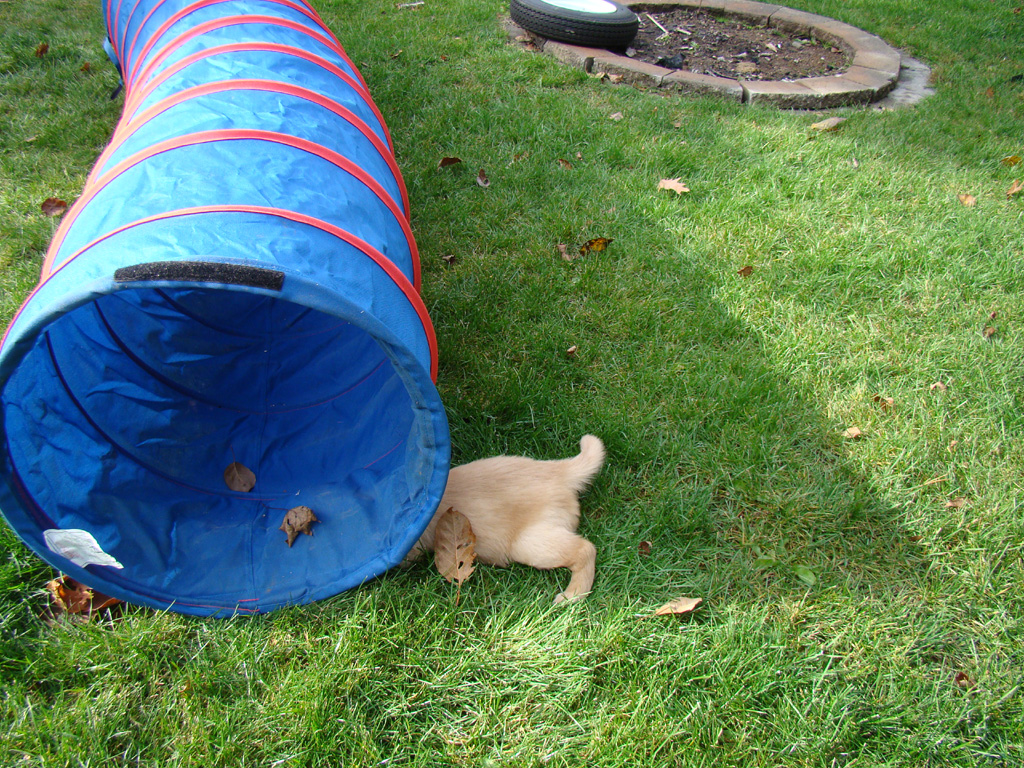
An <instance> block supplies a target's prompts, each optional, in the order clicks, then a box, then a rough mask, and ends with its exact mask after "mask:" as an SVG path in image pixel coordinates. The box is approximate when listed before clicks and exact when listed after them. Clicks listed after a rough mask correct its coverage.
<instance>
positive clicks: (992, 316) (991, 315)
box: [988, 309, 999, 320]
mask: <svg viewBox="0 0 1024 768" xmlns="http://www.w3.org/2000/svg"><path fill="white" fill-rule="evenodd" d="M997 317H999V310H996V309H993V310H992V311H991V312H989V313H988V319H989V320H995V319H996V318H997Z"/></svg>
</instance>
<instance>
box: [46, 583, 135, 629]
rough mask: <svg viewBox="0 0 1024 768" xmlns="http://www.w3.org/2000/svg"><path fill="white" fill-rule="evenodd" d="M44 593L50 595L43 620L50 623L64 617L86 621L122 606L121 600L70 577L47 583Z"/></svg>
mask: <svg viewBox="0 0 1024 768" xmlns="http://www.w3.org/2000/svg"><path fill="white" fill-rule="evenodd" d="M46 591H47V592H49V593H50V604H49V606H48V608H47V611H46V612H45V613H44V614H43V618H44V619H46V620H47V621H50V622H52V621H56V620H58V619H60V618H61V617H62V616H65V615H71V616H73V617H75V618H77V619H80V620H85V621H88V620H89V619H91V618H92V617H93V616H94V615H96V614H97V613H99V612H100V611H106V610H110V609H112V608H115V607H117V606H120V605H122V604H123V601H122V600H118V599H117V598H116V597H110V596H109V595H104V594H103V593H102V592H97V591H96V590H94V589H90V588H89V587H87V586H86V585H85V584H82V583H81V582H79V581H76V580H75V579H72V578H71V577H70V576H61V577H60V578H57V579H53V580H52V581H49V582H47V583H46Z"/></svg>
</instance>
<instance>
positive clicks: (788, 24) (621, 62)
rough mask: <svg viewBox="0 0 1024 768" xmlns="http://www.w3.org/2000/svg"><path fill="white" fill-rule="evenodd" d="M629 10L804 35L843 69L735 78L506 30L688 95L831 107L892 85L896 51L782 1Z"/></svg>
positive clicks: (574, 62) (681, 3)
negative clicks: (705, 17) (692, 13)
mask: <svg viewBox="0 0 1024 768" xmlns="http://www.w3.org/2000/svg"><path fill="white" fill-rule="evenodd" d="M630 7H631V8H633V9H634V10H640V11H644V10H657V9H659V8H664V9H668V8H690V9H694V10H704V11H709V12H711V13H714V14H718V15H725V16H731V17H736V18H740V19H743V20H745V21H748V22H750V23H752V24H756V25H759V26H764V27H773V28H776V29H778V30H780V31H782V32H785V33H787V34H791V35H798V36H806V37H811V38H814V39H816V40H819V41H821V42H824V43H828V44H830V45H834V46H836V47H837V48H842V49H843V50H844V51H846V52H847V53H848V54H850V56H851V61H850V67H849V68H848V69H847V70H846V71H845V72H842V73H841V74H838V75H827V76H824V77H806V78H801V79H799V80H733V79H731V78H726V77H715V76H713V75H702V74H697V73H696V72H687V71H686V70H679V69H667V68H665V67H659V66H657V65H655V64H648V63H647V62H643V61H636V60H635V59H631V58H629V57H628V56H623V55H621V54H617V53H614V52H613V51H607V50H602V49H600V48H585V47H582V46H578V45H570V44H568V43H561V42H557V41H555V40H548V39H547V38H543V37H539V36H537V35H534V34H532V33H530V32H527V31H525V30H523V29H522V28H521V27H518V26H517V25H515V24H514V23H512V22H510V23H509V24H510V26H509V32H510V34H512V35H513V36H514V37H517V38H518V39H524V37H523V36H525V38H526V39H528V40H529V41H530V42H532V44H533V45H534V46H535V47H536V48H537V49H539V50H541V51H543V52H544V53H546V54H547V55H549V56H554V57H555V58H556V59H558V60H559V61H561V62H562V63H563V64H567V65H569V66H571V67H578V68H580V69H582V70H583V71H585V72H588V73H590V74H606V75H609V76H614V77H615V79H616V80H620V81H621V82H625V83H629V84H632V85H641V86H654V87H660V88H669V89H672V90H677V91H681V92H689V93H716V94H719V95H721V96H724V97H725V98H728V99H731V100H733V101H739V102H742V103H745V104H771V105H774V106H776V107H782V108H784V109H829V108H831V107H845V106H852V105H859V104H870V103H871V102H874V101H878V100H879V99H881V98H882V97H884V96H885V95H886V94H887V93H889V91H891V90H892V89H893V88H894V87H895V86H896V80H897V79H898V78H899V74H900V54H899V52H898V51H897V50H896V49H895V48H892V47H891V46H890V45H888V44H887V43H886V42H885V41H884V40H882V39H881V38H879V37H876V36H875V35H871V34H868V33H867V32H865V31H864V30H862V29H858V28H857V27H853V26H851V25H849V24H844V23H842V22H840V21H836V20H834V19H830V18H828V17H826V16H818V15H817V14H814V13H806V12H805V11H797V10H794V9H792V8H786V7H784V6H781V5H773V4H770V3H758V2H753V1H752V0H645V2H636V3H632V4H630Z"/></svg>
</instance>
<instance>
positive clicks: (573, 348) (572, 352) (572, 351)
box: [565, 344, 579, 357]
mask: <svg viewBox="0 0 1024 768" xmlns="http://www.w3.org/2000/svg"><path fill="white" fill-rule="evenodd" d="M577 349H579V347H577V346H576V345H575V344H573V345H572V346H571V347H569V348H568V349H567V350H565V354H567V355H568V356H569V357H572V356H573V355H575V354H576V350H577Z"/></svg>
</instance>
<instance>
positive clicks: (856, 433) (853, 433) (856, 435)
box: [843, 427, 864, 440]
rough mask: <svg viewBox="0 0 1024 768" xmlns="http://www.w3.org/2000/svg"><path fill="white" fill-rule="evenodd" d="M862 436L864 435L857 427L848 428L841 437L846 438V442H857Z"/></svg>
mask: <svg viewBox="0 0 1024 768" xmlns="http://www.w3.org/2000/svg"><path fill="white" fill-rule="evenodd" d="M863 436H864V433H863V432H861V430H860V428H859V427H850V428H849V429H847V430H846V431H845V432H843V437H845V438H847V439H848V440H859V439H860V438H861V437H863Z"/></svg>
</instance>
